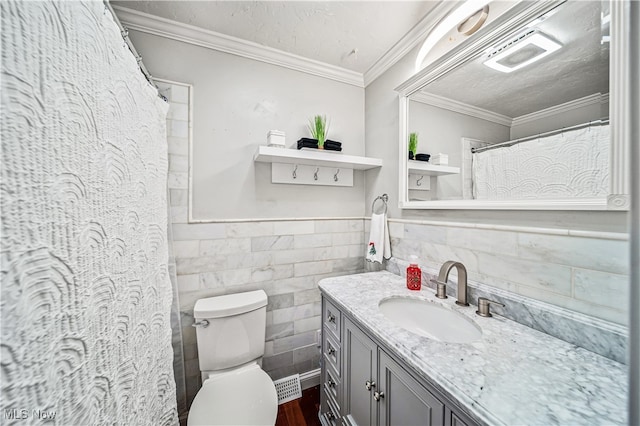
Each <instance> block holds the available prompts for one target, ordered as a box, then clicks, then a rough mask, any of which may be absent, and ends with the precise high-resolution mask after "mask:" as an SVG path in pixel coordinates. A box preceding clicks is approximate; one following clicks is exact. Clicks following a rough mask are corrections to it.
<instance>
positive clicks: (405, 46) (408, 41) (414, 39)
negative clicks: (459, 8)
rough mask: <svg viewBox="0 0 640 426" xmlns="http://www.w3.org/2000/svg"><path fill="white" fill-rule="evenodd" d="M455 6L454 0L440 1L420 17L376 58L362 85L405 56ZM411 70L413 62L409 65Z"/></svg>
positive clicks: (368, 82) (370, 81) (366, 84)
mask: <svg viewBox="0 0 640 426" xmlns="http://www.w3.org/2000/svg"><path fill="white" fill-rule="evenodd" d="M455 6H456V3H455V2H446V1H445V2H440V3H438V5H436V6H435V7H434V8H433V9H432V10H431V11H429V12H428V13H427V15H426V16H425V17H424V18H422V20H421V21H420V22H418V23H417V24H416V25H415V26H414V27H413V28H412V29H411V30H410V31H409V32H408V33H407V34H405V35H404V36H403V37H402V38H401V39H400V40H399V41H398V42H397V43H396V44H394V45H393V47H391V49H389V50H388V51H387V52H386V53H385V54H384V55H382V57H380V59H378V60H377V61H376V62H375V63H374V64H373V65H372V66H371V67H370V68H369V69H368V70H367V71H366V72H365V73H364V86H365V87H367V86H368V85H369V84H371V83H372V82H373V81H374V80H375V79H376V78H378V77H380V76H381V75H382V74H384V73H385V72H386V71H387V70H388V69H389V68H391V67H392V66H393V65H395V64H396V62H398V61H399V60H400V59H402V58H403V57H404V56H406V55H407V54H408V53H409V52H410V51H411V49H413V48H414V47H416V46H417V45H418V43H420V42H422V41H423V39H424V37H425V36H426V35H427V34H428V33H429V32H430V31H431V30H432V29H433V27H435V26H436V25H437V24H438V22H440V21H441V20H442V19H443V18H444V17H445V16H446V15H447V14H448V13H449V12H450V11H451V9H453V8H454V7H455ZM411 70H413V64H412V65H411Z"/></svg>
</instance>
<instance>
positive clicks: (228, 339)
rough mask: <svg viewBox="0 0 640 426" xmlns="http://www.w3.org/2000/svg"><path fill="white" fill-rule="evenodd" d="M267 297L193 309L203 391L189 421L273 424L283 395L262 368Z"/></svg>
mask: <svg viewBox="0 0 640 426" xmlns="http://www.w3.org/2000/svg"><path fill="white" fill-rule="evenodd" d="M266 306H267V295H266V293H265V292H264V291H262V290H258V291H251V292H246V293H236V294H229V295H224V296H217V297H209V298H206V299H200V300H198V301H197V302H196V304H195V306H194V309H193V316H194V318H195V323H194V326H195V327H196V339H197V344H198V360H199V364H200V371H201V372H202V380H203V383H202V388H201V389H200V390H199V391H198V393H197V394H196V397H195V399H194V400H193V403H192V404H191V408H190V409H189V417H188V418H187V425H188V426H196V425H274V424H275V422H276V417H277V414H278V395H277V392H276V387H275V385H274V383H273V381H272V380H271V378H270V377H269V375H268V374H267V373H266V372H265V371H264V370H262V368H261V366H260V361H261V359H262V356H263V355H264V345H265V332H266V311H267V308H266Z"/></svg>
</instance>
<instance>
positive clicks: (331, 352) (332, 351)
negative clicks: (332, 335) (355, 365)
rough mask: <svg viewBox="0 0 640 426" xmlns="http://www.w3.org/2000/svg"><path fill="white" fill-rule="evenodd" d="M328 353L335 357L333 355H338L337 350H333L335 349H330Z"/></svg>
mask: <svg viewBox="0 0 640 426" xmlns="http://www.w3.org/2000/svg"><path fill="white" fill-rule="evenodd" d="M327 353H328V354H329V355H333V354H335V353H336V350H335V349H333V348H329V350H328V351H327Z"/></svg>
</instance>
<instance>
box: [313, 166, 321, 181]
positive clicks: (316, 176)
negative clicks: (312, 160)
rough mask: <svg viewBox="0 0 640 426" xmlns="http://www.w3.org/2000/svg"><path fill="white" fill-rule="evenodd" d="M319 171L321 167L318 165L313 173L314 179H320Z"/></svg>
mask: <svg viewBox="0 0 640 426" xmlns="http://www.w3.org/2000/svg"><path fill="white" fill-rule="evenodd" d="M319 171H320V167H316V171H315V172H314V173H313V180H318V172H319Z"/></svg>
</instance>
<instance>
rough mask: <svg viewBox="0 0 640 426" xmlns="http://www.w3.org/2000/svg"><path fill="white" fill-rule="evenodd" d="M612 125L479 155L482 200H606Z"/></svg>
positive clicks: (476, 166)
mask: <svg viewBox="0 0 640 426" xmlns="http://www.w3.org/2000/svg"><path fill="white" fill-rule="evenodd" d="M609 138H610V131H609V126H608V125H606V126H593V127H586V128H582V129H577V130H572V131H567V132H564V133H561V134H556V135H552V136H547V137H542V138H538V139H532V140H529V141H525V142H520V143H517V144H515V145H512V146H507V147H501V148H495V149H491V150H487V151H483V152H479V153H475V154H473V195H474V198H476V199H479V200H521V199H558V198H594V197H604V196H606V195H607V194H608V192H609Z"/></svg>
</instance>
